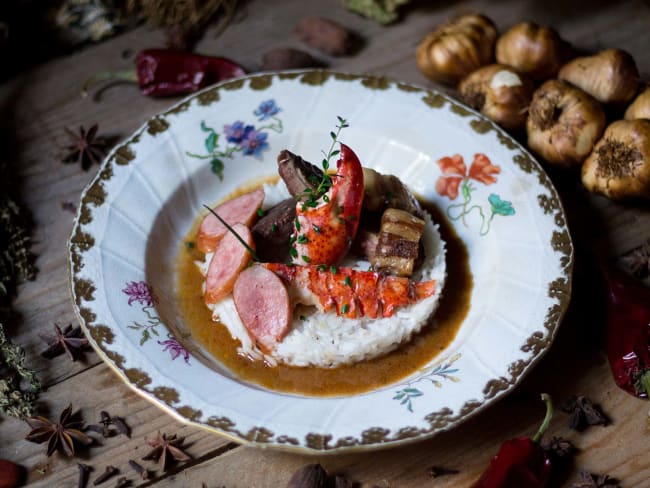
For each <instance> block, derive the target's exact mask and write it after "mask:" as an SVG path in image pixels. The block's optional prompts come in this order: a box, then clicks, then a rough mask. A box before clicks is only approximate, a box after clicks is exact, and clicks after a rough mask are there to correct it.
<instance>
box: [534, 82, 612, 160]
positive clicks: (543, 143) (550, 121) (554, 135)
mask: <svg viewBox="0 0 650 488" xmlns="http://www.w3.org/2000/svg"><path fill="white" fill-rule="evenodd" d="M604 128H605V113H604V111H603V109H602V107H601V106H600V104H599V103H598V102H597V101H596V100H595V99H594V98H593V97H591V96H590V95H588V94H586V93H585V92H583V91H582V90H580V89H579V88H576V87H574V86H571V85H569V84H568V83H566V82H564V81H560V80H549V81H547V82H546V83H544V84H543V85H542V86H540V87H539V88H538V89H537V91H535V93H534V94H533V100H532V102H531V104H530V107H529V109H528V119H527V120H526V131H527V133H528V147H530V148H531V149H532V150H533V151H534V152H535V153H537V154H539V155H540V156H541V157H542V158H544V159H545V160H546V161H548V162H549V163H552V164H555V165H558V166H563V167H570V166H579V165H580V164H581V163H582V162H583V161H584V159H585V158H586V157H587V156H588V155H589V153H591V150H592V148H593V147H594V144H595V143H596V141H597V140H598V138H599V137H600V135H601V134H602V133H603V129H604Z"/></svg>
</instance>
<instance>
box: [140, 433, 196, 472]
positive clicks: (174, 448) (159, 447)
mask: <svg viewBox="0 0 650 488" xmlns="http://www.w3.org/2000/svg"><path fill="white" fill-rule="evenodd" d="M184 440H185V438H184V437H176V434H172V435H167V434H165V433H163V434H161V433H160V432H158V435H157V436H156V438H155V439H154V440H152V441H147V444H149V445H150V446H151V447H153V449H152V450H151V451H149V452H148V453H147V454H146V455H145V456H143V458H142V459H143V460H144V461H149V460H153V461H158V463H159V465H160V469H161V470H162V471H165V470H166V469H167V462H168V461H169V458H170V457H171V458H172V459H174V460H175V461H189V460H190V459H192V458H191V457H190V456H189V455H187V454H186V453H185V452H183V449H182V446H183V441H184Z"/></svg>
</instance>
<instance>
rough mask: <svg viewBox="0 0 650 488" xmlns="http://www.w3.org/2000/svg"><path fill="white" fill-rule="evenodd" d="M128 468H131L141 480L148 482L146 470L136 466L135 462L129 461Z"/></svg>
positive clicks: (138, 465)
mask: <svg viewBox="0 0 650 488" xmlns="http://www.w3.org/2000/svg"><path fill="white" fill-rule="evenodd" d="M129 466H131V468H133V471H135V472H136V473H138V474H139V475H140V478H142V479H143V480H148V479H149V470H148V469H146V468H144V467H142V466H141V465H140V464H138V463H137V462H135V461H134V460H132V459H129Z"/></svg>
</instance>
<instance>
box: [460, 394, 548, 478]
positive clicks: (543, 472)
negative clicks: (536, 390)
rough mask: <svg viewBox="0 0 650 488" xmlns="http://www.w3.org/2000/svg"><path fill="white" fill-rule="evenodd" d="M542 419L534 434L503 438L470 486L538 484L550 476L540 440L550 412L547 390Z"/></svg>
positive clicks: (543, 395) (545, 428)
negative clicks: (497, 448)
mask: <svg viewBox="0 0 650 488" xmlns="http://www.w3.org/2000/svg"><path fill="white" fill-rule="evenodd" d="M542 400H544V402H545V403H546V415H545V417H544V421H543V422H542V425H541V426H540V428H539V430H538V431H537V433H536V434H535V436H534V437H532V438H529V437H518V438H516V439H510V440H507V441H505V442H504V443H503V444H502V445H501V448H500V449H499V452H498V453H497V455H496V456H494V458H492V461H491V462H490V465H489V466H488V468H487V469H486V470H485V471H484V472H483V474H482V475H481V477H480V478H479V479H478V480H477V481H476V482H475V483H474V484H473V485H472V488H521V487H524V486H525V487H526V488H542V487H543V486H545V485H546V482H547V481H548V480H549V478H550V477H551V473H552V471H551V470H552V465H551V460H550V458H549V456H548V455H547V453H546V451H544V449H543V448H542V446H541V445H540V440H541V438H542V436H543V435H544V433H545V432H546V430H547V429H548V426H549V424H550V423H551V417H552V416H553V404H552V402H551V398H550V397H549V396H548V395H547V394H542Z"/></svg>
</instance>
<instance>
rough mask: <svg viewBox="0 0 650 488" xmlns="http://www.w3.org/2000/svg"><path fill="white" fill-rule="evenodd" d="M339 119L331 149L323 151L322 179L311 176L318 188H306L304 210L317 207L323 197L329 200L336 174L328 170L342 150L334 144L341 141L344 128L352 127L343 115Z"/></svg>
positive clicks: (332, 135) (332, 136) (332, 134)
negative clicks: (328, 195)
mask: <svg viewBox="0 0 650 488" xmlns="http://www.w3.org/2000/svg"><path fill="white" fill-rule="evenodd" d="M336 118H337V119H338V121H339V123H338V124H337V125H336V132H334V131H332V132H330V137H331V138H332V144H331V145H330V147H329V150H328V151H327V152H325V151H321V152H322V153H323V155H324V156H325V157H324V158H323V161H322V162H321V165H322V167H323V176H322V177H321V179H320V181H318V178H317V177H316V176H312V177H311V178H310V180H311V182H312V183H313V184H314V185H315V186H316V188H305V190H304V193H303V197H305V199H304V200H303V202H302V210H303V211H305V210H306V209H307V208H309V207H312V208H313V207H316V206H318V201H319V200H320V199H321V198H322V199H323V201H324V202H326V203H327V202H328V197H327V195H326V193H327V192H328V190H329V189H330V188H331V187H332V176H336V175H330V174H329V173H328V170H329V168H330V161H331V159H332V158H333V157H334V156H337V155H338V154H339V153H340V152H341V151H340V150H339V149H334V146H335V145H336V143H337V142H339V140H338V138H339V134H340V133H341V131H342V130H343V129H345V128H346V127H350V125H349V124H348V122H347V120H345V119H344V118H342V117H341V116H338V115H337V116H336Z"/></svg>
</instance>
